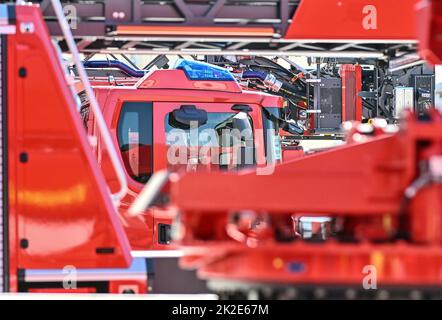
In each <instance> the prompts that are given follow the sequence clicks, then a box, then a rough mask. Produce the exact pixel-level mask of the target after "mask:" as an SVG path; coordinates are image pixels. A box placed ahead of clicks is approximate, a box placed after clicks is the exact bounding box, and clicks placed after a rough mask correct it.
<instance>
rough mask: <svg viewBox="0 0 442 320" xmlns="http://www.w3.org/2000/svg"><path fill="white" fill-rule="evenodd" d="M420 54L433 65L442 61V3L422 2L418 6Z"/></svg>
mask: <svg viewBox="0 0 442 320" xmlns="http://www.w3.org/2000/svg"><path fill="white" fill-rule="evenodd" d="M416 13H417V32H418V37H419V54H420V56H421V57H422V58H423V59H425V60H427V61H428V62H429V63H431V64H440V63H441V61H442V42H441V41H440V39H441V34H442V1H440V0H433V1H420V2H419V3H418V4H417V5H416Z"/></svg>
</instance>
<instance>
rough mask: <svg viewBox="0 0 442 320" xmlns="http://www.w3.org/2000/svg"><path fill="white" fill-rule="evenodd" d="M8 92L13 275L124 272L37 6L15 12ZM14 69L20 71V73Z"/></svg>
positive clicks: (105, 199) (124, 249)
mask: <svg viewBox="0 0 442 320" xmlns="http://www.w3.org/2000/svg"><path fill="white" fill-rule="evenodd" d="M23 23H28V24H32V26H33V28H31V29H30V30H32V31H31V32H29V33H21V32H18V33H17V35H14V36H11V39H10V41H9V46H10V49H9V54H10V57H11V59H10V60H9V61H10V63H9V66H8V74H9V79H8V85H9V86H10V88H9V89H10V90H9V98H10V99H9V106H8V112H9V123H10V124H11V125H10V127H9V141H8V142H9V146H11V147H10V148H9V159H8V160H9V161H8V163H9V172H10V180H9V188H10V189H9V192H10V240H11V242H10V243H11V245H13V247H11V255H12V256H13V259H14V260H15V257H17V263H15V261H14V268H22V269H27V268H32V269H38V268H46V269H48V268H63V267H64V266H66V265H73V266H75V267H77V268H97V267H103V268H112V267H127V266H128V265H129V263H130V261H131V257H130V248H129V244H128V241H127V238H126V235H125V233H124V230H123V228H122V226H121V222H120V220H119V219H118V216H117V214H116V210H115V208H114V206H113V204H112V203H111V200H110V197H109V191H108V189H107V186H106V185H105V182H104V179H103V178H102V175H101V173H100V170H99V168H98V166H97V164H96V160H95V159H94V158H93V156H92V152H91V149H90V146H89V144H88V140H87V137H86V134H85V131H84V127H83V125H82V123H81V120H80V117H79V115H78V112H77V110H76V105H75V103H74V99H73V97H72V94H71V92H70V91H69V87H68V85H67V83H66V80H65V75H64V73H63V71H62V69H61V67H60V66H59V64H57V62H56V61H58V57H57V55H56V52H55V50H54V47H53V44H52V42H51V40H50V37H49V34H48V32H47V29H46V26H45V24H44V22H43V19H42V17H41V14H40V10H39V9H38V8H37V7H32V6H18V7H17V30H20V26H21V25H22V24H23ZM19 70H20V71H19Z"/></svg>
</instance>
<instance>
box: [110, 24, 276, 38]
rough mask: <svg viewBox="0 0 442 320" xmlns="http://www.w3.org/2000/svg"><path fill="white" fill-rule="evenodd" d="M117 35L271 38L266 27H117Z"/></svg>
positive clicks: (270, 30)
mask: <svg viewBox="0 0 442 320" xmlns="http://www.w3.org/2000/svg"><path fill="white" fill-rule="evenodd" d="M116 33H117V35H123V34H124V35H128V34H131V35H157V36H158V35H161V36H172V35H179V36H218V37H222V36H242V37H244V36H248V37H271V36H273V34H274V31H273V28H268V27H262V28H259V27H192V26H117V29H116Z"/></svg>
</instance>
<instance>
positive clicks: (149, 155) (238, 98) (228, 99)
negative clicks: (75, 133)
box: [82, 60, 296, 250]
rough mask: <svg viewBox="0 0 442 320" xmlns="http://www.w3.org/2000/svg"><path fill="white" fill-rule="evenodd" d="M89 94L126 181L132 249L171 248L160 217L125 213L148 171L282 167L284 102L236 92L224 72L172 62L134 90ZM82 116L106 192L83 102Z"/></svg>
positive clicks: (112, 88) (105, 166)
mask: <svg viewBox="0 0 442 320" xmlns="http://www.w3.org/2000/svg"><path fill="white" fill-rule="evenodd" d="M95 84H96V83H95ZM94 92H95V94H96V97H97V99H98V102H99V105H100V106H101V108H102V112H103V115H104V117H105V120H106V123H107V125H108V127H109V129H110V132H111V134H112V137H113V140H114V144H115V145H116V146H117V147H118V150H119V152H120V154H119V155H120V157H121V161H122V162H123V163H124V167H125V170H126V175H127V178H128V182H129V190H130V191H129V192H128V194H127V196H126V197H125V198H124V199H123V201H122V204H121V206H120V215H121V216H122V219H123V221H124V222H125V224H124V225H125V228H126V233H127V235H128V238H129V241H130V244H131V247H132V250H151V249H168V248H170V247H169V233H170V218H169V217H167V213H166V212H162V210H161V209H159V208H154V209H151V210H150V211H149V212H146V214H145V215H142V216H136V217H133V216H130V215H129V214H128V212H127V209H128V207H129V206H130V205H131V204H132V203H133V200H134V199H135V197H136V196H137V195H138V194H139V193H140V192H141V190H142V189H143V186H144V184H145V183H146V182H147V181H148V180H149V178H150V177H151V176H152V174H153V173H154V172H157V171H159V170H163V169H168V170H170V171H176V170H186V171H194V170H235V169H239V168H244V166H247V165H253V166H254V165H257V166H262V167H266V166H268V165H271V164H274V163H276V162H279V161H281V160H282V151H281V141H280V136H279V129H280V124H281V121H284V120H283V119H281V118H280V111H281V110H282V108H283V103H284V102H283V99H282V98H281V97H278V96H273V95H270V94H266V93H262V92H257V91H246V90H244V89H242V88H241V86H240V85H239V84H238V82H237V81H235V79H234V78H233V76H232V75H231V74H230V73H229V72H228V71H227V70H226V69H223V68H219V67H216V66H214V65H210V64H206V63H202V62H198V61H189V60H178V61H177V63H176V66H175V68H173V69H167V70H155V71H152V72H150V73H148V74H146V75H145V76H144V77H143V78H141V79H140V80H139V81H138V82H137V83H135V84H134V85H131V86H128V85H102V84H100V85H95V86H94ZM82 115H83V121H84V124H85V126H86V128H87V131H88V134H89V136H91V137H97V138H94V139H97V140H96V141H95V142H94V151H95V153H96V156H97V158H98V161H99V163H100V165H101V167H102V170H103V171H104V175H105V177H106V179H107V183H108V185H110V186H112V185H113V184H116V178H115V176H114V173H113V171H112V168H111V164H110V161H109V158H108V157H107V155H106V150H105V148H103V147H102V141H101V140H100V136H99V135H97V133H96V123H95V121H94V116H93V113H89V112H88V109H87V103H83V110H82ZM234 129H238V132H240V136H239V137H238V138H239V139H237V140H236V141H237V143H235V142H234V140H235V137H233V136H230V137H227V136H226V135H224V133H223V132H224V131H223V130H234ZM266 129H274V130H273V131H272V130H270V131H267V130H266ZM293 129H294V130H296V128H293ZM247 131H249V132H248V133H247ZM264 132H273V133H271V134H270V135H269V134H268V133H267V134H264ZM235 147H236V149H235ZM234 150H236V151H234ZM264 172H265V170H264ZM264 174H265V173H264Z"/></svg>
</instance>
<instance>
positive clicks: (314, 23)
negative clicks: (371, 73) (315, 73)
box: [284, 0, 418, 42]
mask: <svg viewBox="0 0 442 320" xmlns="http://www.w3.org/2000/svg"><path fill="white" fill-rule="evenodd" d="M417 1H418V0H400V1H397V0H372V1H366V0H302V1H301V3H300V5H299V7H298V8H297V10H296V11H295V14H294V16H293V18H292V22H291V24H290V26H289V29H288V30H287V33H286V34H285V36H284V38H286V39H321V40H332V39H339V40H357V39H364V40H367V39H375V40H378V41H379V42H381V41H382V40H416V22H415V21H416V18H415V16H416V15H415V12H414V5H415V4H416V2H417Z"/></svg>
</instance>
